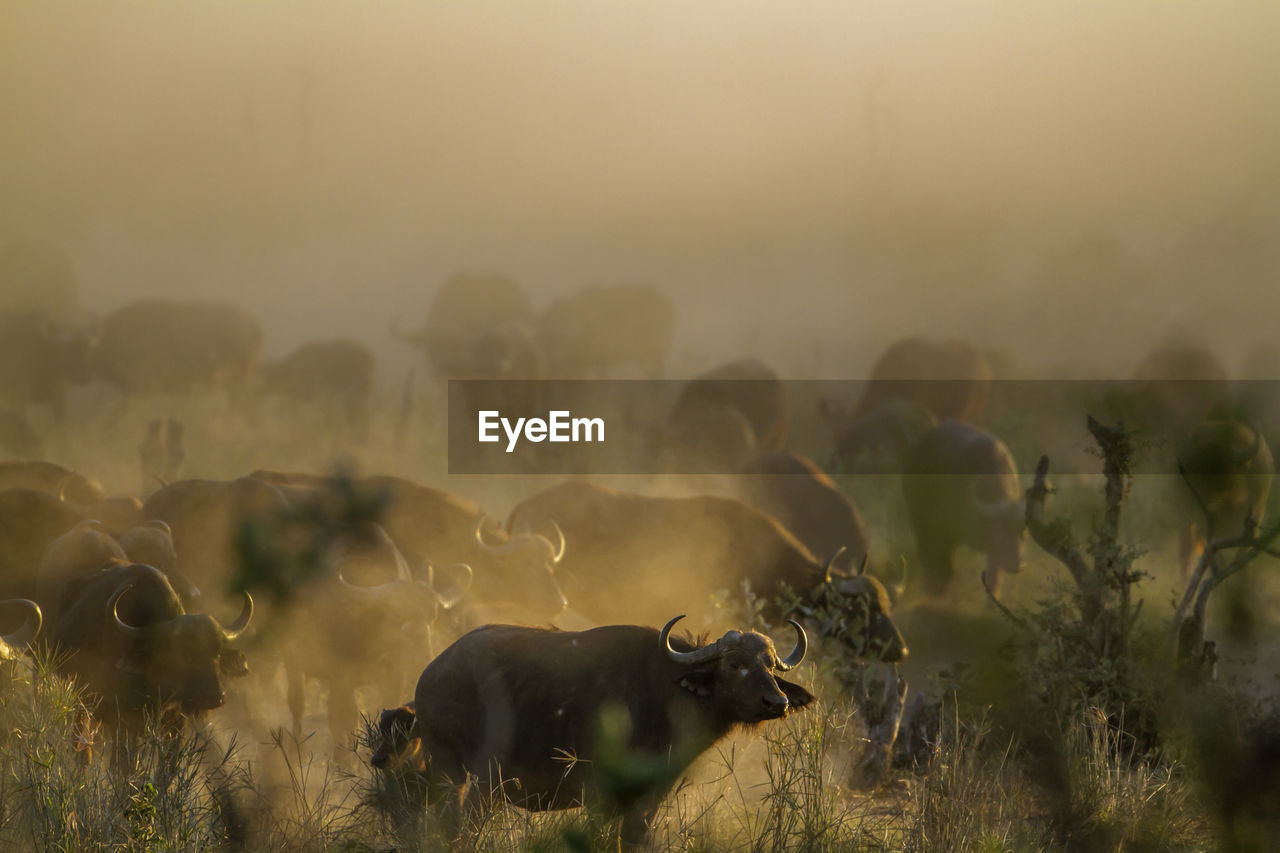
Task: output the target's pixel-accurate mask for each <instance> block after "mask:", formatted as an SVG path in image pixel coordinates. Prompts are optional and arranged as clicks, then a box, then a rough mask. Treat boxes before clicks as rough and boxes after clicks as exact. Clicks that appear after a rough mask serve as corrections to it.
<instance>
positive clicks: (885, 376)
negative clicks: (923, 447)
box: [853, 338, 992, 420]
mask: <svg viewBox="0 0 1280 853" xmlns="http://www.w3.org/2000/svg"><path fill="white" fill-rule="evenodd" d="M991 380H992V371H991V364H990V362H988V361H987V358H986V356H984V355H983V354H982V353H980V352H978V351H977V350H976V349H974V347H973V345H972V344H969V343H967V342H965V341H958V340H933V339H929V338H905V339H903V340H900V341H897V342H896V343H894V344H892V345H891V346H890V347H889V348H888V349H886V350H885V351H884V352H883V353H882V354H881V355H880V358H878V359H877V360H876V363H875V365H874V366H873V367H872V368H871V379H870V382H869V383H868V384H867V388H866V390H865V392H864V393H863V395H862V398H861V399H860V400H859V401H858V405H857V408H856V409H855V410H854V412H853V414H854V417H855V418H856V417H861V416H863V415H866V414H867V413H868V412H871V411H872V410H873V409H875V408H876V407H877V406H879V405H880V404H881V403H884V402H885V401H886V400H914V401H916V402H919V403H921V404H923V405H924V406H925V407H927V408H928V409H929V411H931V412H933V414H934V415H935V416H936V417H937V418H938V419H939V420H946V419H947V418H955V419H957V420H974V419H977V418H980V417H981V416H982V414H983V413H984V412H985V411H986V408H987V402H988V400H989V399H990V396H991Z"/></svg>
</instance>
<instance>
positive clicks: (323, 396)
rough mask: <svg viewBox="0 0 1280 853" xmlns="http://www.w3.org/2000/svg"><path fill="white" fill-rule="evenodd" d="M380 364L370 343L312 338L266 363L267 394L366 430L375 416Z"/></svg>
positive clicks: (264, 390)
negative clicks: (371, 402)
mask: <svg viewBox="0 0 1280 853" xmlns="http://www.w3.org/2000/svg"><path fill="white" fill-rule="evenodd" d="M375 369H376V364H375V360H374V356H373V353H372V352H370V351H369V348H368V347H366V346H365V345H364V344H361V343H359V342H357V341H353V340H351V339H349V338H338V339H335V340H323V341H312V342H311V343H307V344H303V345H302V346H300V347H299V348H298V349H296V350H294V351H293V352H291V353H289V354H288V355H286V356H284V357H283V358H281V359H279V360H277V361H271V362H267V363H265V364H263V365H262V368H261V377H262V395H263V396H264V397H267V398H269V399H273V400H276V401H279V402H282V403H284V404H286V405H288V406H289V409H290V411H297V410H299V409H302V410H306V411H313V412H315V413H316V414H318V415H319V416H320V417H322V418H324V419H326V420H328V421H331V422H333V423H335V424H341V425H343V426H345V427H347V428H349V429H354V430H363V429H364V428H365V426H366V425H367V423H368V418H369V400H370V397H371V395H372V394H373V382H374V374H375Z"/></svg>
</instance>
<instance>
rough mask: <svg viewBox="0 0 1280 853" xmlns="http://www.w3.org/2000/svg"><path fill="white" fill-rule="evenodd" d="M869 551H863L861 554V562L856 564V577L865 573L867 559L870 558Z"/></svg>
mask: <svg viewBox="0 0 1280 853" xmlns="http://www.w3.org/2000/svg"><path fill="white" fill-rule="evenodd" d="M870 557H871V552H870V551H864V552H863V554H862V562H861V563H859V564H858V577H862V576H863V575H865V574H866V573H867V560H868V559H870Z"/></svg>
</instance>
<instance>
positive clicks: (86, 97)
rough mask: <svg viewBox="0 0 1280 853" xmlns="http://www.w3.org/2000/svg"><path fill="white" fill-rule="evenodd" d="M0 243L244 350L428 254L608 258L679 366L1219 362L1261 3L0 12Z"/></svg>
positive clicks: (392, 297)
mask: <svg viewBox="0 0 1280 853" xmlns="http://www.w3.org/2000/svg"><path fill="white" fill-rule="evenodd" d="M0 33H2V35H0V111H2V112H3V115H4V116H5V131H4V135H3V139H4V146H3V148H4V156H3V157H2V158H0V198H2V199H3V201H0V238H3V240H4V241H9V240H15V239H18V240H31V241H38V242H41V243H45V244H50V245H53V246H56V247H58V248H60V249H63V250H65V251H66V252H67V253H68V255H69V256H70V258H71V260H72V263H73V265H74V268H75V271H76V275H77V281H78V284H79V288H80V295H81V301H82V303H83V304H84V305H85V307H87V308H89V309H90V310H93V311H101V312H105V311H109V310H110V309H112V308H114V307H117V306H118V305H120V304H123V303H125V302H127V301H129V300H132V299H136V298H138V297H141V296H152V295H169V296H173V297H178V298H190V297H196V296H214V295H216V296H219V297H226V298H230V299H232V300H234V301H236V302H238V303H240V304H242V305H243V306H244V307H246V308H247V309H249V310H250V311H251V312H253V313H254V314H255V315H257V316H258V317H259V318H260V319H261V320H262V322H263V324H264V327H265V329H266V332H267V339H266V353H267V354H268V355H275V354H279V353H281V352H283V351H286V350H288V349H290V348H292V347H293V346H296V345H297V344H298V343H301V342H302V341H304V340H307V339H310V338H314V337H318V336H325V335H330V336H332V335H337V334H346V335H352V336H355V337H357V338H360V339H361V340H363V341H365V342H366V343H368V344H369V345H370V346H372V347H374V348H375V351H376V352H377V354H378V356H379V359H380V362H381V368H382V370H383V372H384V376H387V377H393V376H395V375H397V374H399V373H401V372H402V371H403V369H404V368H405V367H407V365H408V364H410V363H411V361H412V360H413V356H412V354H411V353H410V352H409V351H408V348H406V347H404V346H403V345H400V344H397V343H396V342H394V341H393V340H391V339H390V337H389V336H388V334H387V323H388V321H389V320H390V318H392V317H393V316H404V317H409V318H413V319H414V320H415V321H417V320H418V319H420V317H421V316H422V314H423V312H425V309H426V305H427V301H428V299H429V298H430V295H431V293H432V292H433V290H434V289H435V288H436V287H437V286H438V285H439V283H440V282H441V281H442V280H443V279H444V278H446V277H447V276H449V275H450V274H452V273H454V272H456V271H459V270H468V269H495V270H501V271H503V272H505V273H507V274H509V275H511V276H513V277H515V278H516V279H518V280H519V281H521V282H522V283H524V284H525V285H526V286H528V287H529V288H530V289H531V290H532V292H533V293H534V295H535V298H536V299H537V300H538V301H540V302H543V303H545V301H546V300H548V299H549V298H551V296H553V295H555V294H558V293H562V292H567V291H569V290H572V289H575V288H578V287H581V286H584V285H587V284H593V283H610V282H619V281H643V282H649V283H652V284H654V285H656V286H658V287H660V288H662V289H664V290H665V291H667V292H668V293H670V294H671V295H672V296H673V298H674V299H675V300H676V302H677V304H678V305H679V307H680V310H681V314H680V318H679V325H678V337H677V345H676V352H675V358H674V363H675V364H676V365H677V366H678V367H680V368H682V369H688V370H693V369H701V368H702V367H705V366H706V365H707V364H709V363H712V362H716V361H721V360H724V359H726V358H731V357H735V356H738V355H741V354H743V353H744V352H747V351H753V352H754V353H756V354H758V355H761V356H763V357H765V358H766V359H769V360H770V361H771V362H772V363H774V364H776V365H777V366H778V367H779V369H781V370H783V371H785V372H786V373H787V374H789V375H791V376H793V377H795V378H820V377H841V376H864V375H865V374H866V370H867V367H868V365H869V359H870V358H872V357H873V356H874V354H875V353H876V352H878V351H879V350H880V349H882V348H883V346H884V345H885V344H886V343H887V342H889V341H891V340H892V339H894V338H896V337H900V336H901V335H903V334H907V333H929V334H938V333H945V334H947V335H950V336H956V337H967V338H970V339H972V340H974V341H975V343H977V344H978V345H979V346H982V347H984V348H987V349H989V350H992V351H996V352H1001V353H1003V354H1004V358H1005V360H1006V361H1007V369H1008V370H1009V371H1011V372H1013V373H1016V374H1018V375H1025V376H1043V375H1049V374H1063V373H1066V374H1069V375H1103V376H1105V375H1121V374H1127V373H1128V372H1129V370H1130V369H1131V367H1132V365H1133V363H1134V361H1135V360H1136V358H1137V357H1138V355H1140V353H1141V352H1142V351H1143V350H1144V348H1146V347H1149V346H1150V345H1151V344H1152V343H1154V342H1158V341H1165V340H1169V339H1174V340H1195V341H1198V342H1203V343H1208V344H1210V345H1211V346H1213V347H1215V348H1217V349H1218V350H1219V351H1220V353H1221V354H1222V355H1223V357H1224V359H1225V360H1226V361H1227V363H1228V364H1231V365H1236V364H1238V363H1239V360H1240V358H1241V357H1242V356H1243V353H1244V352H1245V350H1246V349H1247V348H1248V347H1249V346H1250V345H1251V344H1253V343H1254V342H1256V341H1258V340H1260V339H1263V338H1265V337H1268V336H1269V335H1270V334H1271V329H1272V326H1273V320H1272V318H1273V317H1274V316H1275V311H1276V309H1277V307H1280V304H1277V303H1280V296H1277V291H1278V290H1280V289H1278V288H1276V286H1275V285H1276V283H1277V270H1278V269H1280V240H1277V239H1276V238H1277V236H1280V235H1278V232H1280V158H1277V156H1276V152H1277V151H1280V101H1277V99H1276V96H1275V81H1276V80H1277V79H1280V7H1277V6H1275V5H1274V4H1268V3H1249V2H1238V3H1223V4H1199V3H1163V4H1159V5H1152V4H1147V3H1135V2H1124V3H1116V4H1107V5H1106V6H1105V7H1104V6H1098V5H1094V4H1077V3H1063V2H1059V3H1053V4H1035V5H1034V6H1031V5H1010V4H1004V3H989V2H982V3H965V4H962V5H955V4H947V3H931V2H919V0H912V2H909V3H868V2H861V3H843V2H806V3H803V4H786V5H777V4H766V3H754V2H753V3H743V2H706V3H698V4H686V3H674V2H657V3H645V4H627V5H618V4H608V5H601V4H590V3H575V2H549V3H539V4H533V5H522V4H518V5H512V4H506V3H501V4H499V3H467V4H420V3H391V2H387V3H380V4H378V6H377V8H376V10H374V9H373V8H369V7H361V6H354V5H351V4H347V3H333V2H327V3H313V2H308V3H272V4H257V3H246V2H226V3H219V4H216V5H200V6H192V5H189V4H161V3H135V4H124V5H119V4H111V5H109V6H104V5H101V4H90V3H34V2H11V3H6V4H4V6H3V9H2V10H0Z"/></svg>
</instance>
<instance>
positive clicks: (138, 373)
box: [94, 299, 262, 405]
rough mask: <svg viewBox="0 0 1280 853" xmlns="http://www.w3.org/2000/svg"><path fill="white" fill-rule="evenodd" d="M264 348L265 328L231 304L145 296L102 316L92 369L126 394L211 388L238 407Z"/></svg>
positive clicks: (130, 396)
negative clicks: (263, 331)
mask: <svg viewBox="0 0 1280 853" xmlns="http://www.w3.org/2000/svg"><path fill="white" fill-rule="evenodd" d="M261 350H262V327H261V326H260V325H259V323H258V321H257V320H255V319H254V318H253V317H252V316H251V315H249V314H247V313H246V312H245V311H244V310H243V309H241V308H239V307H237V306H235V305H233V304H231V303H228V302H221V301H212V300H185V301H180V300H167V299H142V300H138V301H136V302H131V303H129V304H128V305H125V306H123V307H121V308H118V309H116V310H115V311H113V312H112V313H111V314H109V315H107V317H106V318H105V319H104V320H103V321H102V336H101V340H100V341H99V342H98V345H97V348H96V349H95V350H94V371H95V374H96V376H97V378H99V379H101V380H102V381H104V382H106V383H107V384H109V385H111V386H113V387H114V388H116V389H117V390H118V391H119V392H120V393H121V395H123V396H124V397H125V398H126V399H132V398H137V397H146V396H149V395H155V394H190V393H192V392H194V391H198V390H212V391H221V392H223V393H225V394H226V396H227V400H228V402H229V403H230V404H232V405H235V404H237V403H239V402H240V401H241V400H242V399H243V398H244V395H245V393H246V391H247V390H248V386H249V383H250V381H251V379H252V377H253V375H254V372H255V371H256V370H257V367H258V358H259V355H260V353H261Z"/></svg>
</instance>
